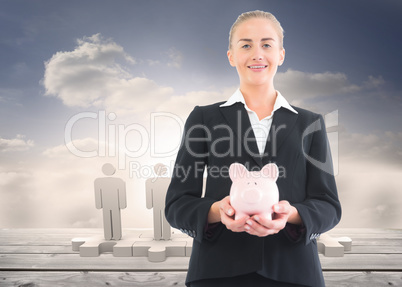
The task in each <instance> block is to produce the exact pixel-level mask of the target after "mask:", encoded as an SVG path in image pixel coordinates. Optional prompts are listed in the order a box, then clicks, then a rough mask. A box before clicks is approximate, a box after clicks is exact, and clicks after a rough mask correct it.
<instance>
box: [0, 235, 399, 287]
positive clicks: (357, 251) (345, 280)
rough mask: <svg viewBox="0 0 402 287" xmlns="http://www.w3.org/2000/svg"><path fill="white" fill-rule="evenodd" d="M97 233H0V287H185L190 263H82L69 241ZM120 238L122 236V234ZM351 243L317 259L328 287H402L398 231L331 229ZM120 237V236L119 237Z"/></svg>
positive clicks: (105, 259)
mask: <svg viewBox="0 0 402 287" xmlns="http://www.w3.org/2000/svg"><path fill="white" fill-rule="evenodd" d="M102 232H103V231H102V230H100V229H0V286H155V287H161V286H184V280H185V276H186V269H187V265H188V258H186V257H182V258H179V257H176V258H167V260H166V261H165V262H160V263H151V262H149V261H148V260H147V258H138V257H137V258H135V257H113V255H112V254H102V255H101V256H99V257H80V256H79V254H78V253H77V252H73V251H72V248H71V239H72V238H75V237H91V236H93V235H97V234H102ZM123 233H124V231H123ZM330 234H331V235H333V236H335V237H340V236H348V237H350V238H352V240H353V244H352V250H351V251H348V252H346V253H345V256H344V257H324V256H322V255H320V258H321V263H322V267H323V271H324V276H325V281H326V285H327V286H328V287H332V286H334V287H335V286H336V287H339V286H341V287H343V286H364V287H367V286H373V287H379V286H402V230H393V229H335V230H333V231H331V232H330ZM123 236H124V235H123Z"/></svg>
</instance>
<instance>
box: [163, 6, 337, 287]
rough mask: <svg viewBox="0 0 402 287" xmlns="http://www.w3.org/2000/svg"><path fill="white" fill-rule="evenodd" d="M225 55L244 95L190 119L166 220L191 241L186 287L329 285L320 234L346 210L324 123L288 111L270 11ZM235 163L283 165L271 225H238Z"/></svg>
mask: <svg viewBox="0 0 402 287" xmlns="http://www.w3.org/2000/svg"><path fill="white" fill-rule="evenodd" d="M227 56H228V60H229V63H230V65H232V66H233V67H235V68H236V69H237V72H238V75H239V80H240V83H239V89H238V90H237V91H236V92H235V93H234V94H233V95H232V96H231V97H230V98H229V99H228V100H227V101H226V102H221V103H216V104H212V105H208V106H203V107H200V106H197V107H195V108H194V110H193V111H192V112H191V114H190V115H189V117H188V119H187V122H186V125H185V130H184V134H183V141H182V145H181V147H180V150H179V152H178V155H177V160H176V165H175V170H174V172H173V176H172V181H171V184H170V186H169V189H168V192H167V196H166V209H165V212H166V217H167V219H168V221H169V223H170V224H171V225H172V226H173V227H175V228H179V229H181V230H182V231H183V232H185V233H187V234H189V235H190V236H192V237H194V244H193V251H192V255H191V258H190V266H189V270H188V274H187V279H186V284H187V286H192V287H193V286H195V287H197V286H208V287H213V286H220V287H221V286H231V287H233V286H253V287H255V286H325V283H324V279H323V275H322V271H321V265H320V261H319V257H318V252H317V245H316V237H318V236H319V234H320V233H322V232H325V231H327V230H329V229H331V228H333V227H334V226H335V225H336V224H337V223H338V222H339V220H340V217H341V206H340V202H339V199H338V194H337V189H336V184H335V179H334V176H333V172H331V169H332V162H331V160H328V158H329V159H330V151H329V146H328V141H327V137H326V132H325V126H324V121H323V118H322V116H321V115H319V114H315V113H313V112H310V111H307V110H304V109H301V108H298V107H294V106H291V105H290V104H289V103H288V102H287V101H286V99H285V97H284V96H282V95H281V94H280V92H279V91H277V90H275V88H274V77H275V74H276V72H277V69H278V66H280V65H282V63H283V61H284V60H285V49H284V47H283V29H282V27H281V25H280V23H279V22H278V20H277V19H276V18H275V17H274V16H273V15H272V14H270V13H268V12H263V11H252V12H246V13H243V14H242V15H240V16H239V17H238V19H237V20H236V22H235V23H234V24H233V26H232V28H231V30H230V37H229V49H228V52H227ZM311 159H313V160H311ZM234 162H239V163H242V164H243V165H245V166H246V167H247V168H248V169H249V170H260V169H261V168H262V167H263V166H264V165H265V164H267V163H270V162H274V163H276V164H277V166H278V167H279V171H280V172H279V178H278V181H277V184H278V188H279V193H280V201H279V203H278V204H276V205H275V206H274V216H273V219H272V220H267V219H264V218H263V217H261V216H259V215H258V214H255V215H252V216H247V217H244V218H240V219H238V220H235V219H234V214H235V213H236V210H235V209H234V208H233V207H232V206H231V205H230V200H229V197H228V195H229V191H230V186H231V180H230V178H229V176H228V169H229V166H230V165H231V164H232V163H234ZM204 169H206V170H207V181H206V187H205V196H203V197H202V188H203V186H202V185H203V174H204Z"/></svg>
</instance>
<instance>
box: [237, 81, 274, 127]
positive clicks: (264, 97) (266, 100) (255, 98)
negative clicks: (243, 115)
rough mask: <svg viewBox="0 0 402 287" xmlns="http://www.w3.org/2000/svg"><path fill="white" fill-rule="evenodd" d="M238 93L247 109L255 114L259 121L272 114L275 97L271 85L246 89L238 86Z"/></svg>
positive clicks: (247, 87)
mask: <svg viewBox="0 0 402 287" xmlns="http://www.w3.org/2000/svg"><path fill="white" fill-rule="evenodd" d="M240 91H241V93H242V95H243V97H244V100H245V101H246V104H247V107H249V108H250V109H251V110H252V111H254V112H256V113H257V115H258V118H259V119H260V120H261V119H263V118H265V117H266V116H269V115H270V114H271V113H272V111H273V109H274V104H275V100H276V95H277V93H276V90H275V88H274V86H273V85H270V86H246V87H245V86H241V85H240Z"/></svg>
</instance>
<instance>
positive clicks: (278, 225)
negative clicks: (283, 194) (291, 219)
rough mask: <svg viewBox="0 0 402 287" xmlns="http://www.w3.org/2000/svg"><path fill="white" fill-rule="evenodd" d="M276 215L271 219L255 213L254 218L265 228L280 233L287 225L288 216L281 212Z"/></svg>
mask: <svg viewBox="0 0 402 287" xmlns="http://www.w3.org/2000/svg"><path fill="white" fill-rule="evenodd" d="M276 216H277V217H276V218H274V219H273V220H269V219H266V218H265V217H263V216H258V215H255V216H253V220H254V221H255V222H256V223H259V225H261V226H263V227H264V228H266V229H271V230H273V231H275V232H273V233H272V234H274V233H278V232H279V231H280V230H282V229H283V228H284V227H285V225H286V216H282V215H281V214H276Z"/></svg>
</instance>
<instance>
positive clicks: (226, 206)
mask: <svg viewBox="0 0 402 287" xmlns="http://www.w3.org/2000/svg"><path fill="white" fill-rule="evenodd" d="M220 209H221V210H222V211H223V212H224V213H225V214H227V215H228V216H233V215H234V214H235V210H234V209H233V207H232V206H231V205H230V197H229V196H226V197H225V198H224V199H222V201H221V204H220Z"/></svg>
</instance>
